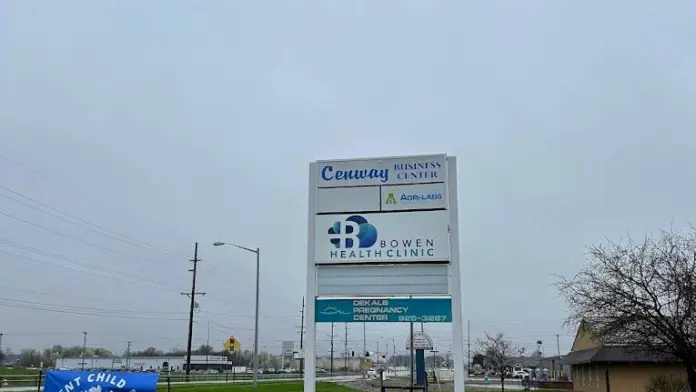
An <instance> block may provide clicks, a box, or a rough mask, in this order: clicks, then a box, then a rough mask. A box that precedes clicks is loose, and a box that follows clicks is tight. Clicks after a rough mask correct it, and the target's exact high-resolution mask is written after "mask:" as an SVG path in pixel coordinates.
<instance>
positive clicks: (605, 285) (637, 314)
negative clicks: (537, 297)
mask: <svg viewBox="0 0 696 392" xmlns="http://www.w3.org/2000/svg"><path fill="white" fill-rule="evenodd" d="M588 259H589V263H588V265H587V266H586V267H585V268H584V269H582V270H581V271H580V272H579V273H578V274H577V275H575V276H574V277H572V278H561V279H560V281H559V282H558V288H559V289H560V292H561V294H562V295H563V296H564V297H565V299H566V302H567V303H568V305H569V308H570V317H569V319H568V322H572V323H574V324H577V323H579V322H580V321H582V320H585V321H586V322H587V323H588V324H589V326H590V327H591V328H592V330H593V332H594V333H595V334H596V335H597V338H599V339H600V341H601V342H603V343H623V344H630V345H633V347H634V348H633V350H639V351H642V352H644V353H645V354H650V355H654V356H655V358H670V359H676V360H679V361H681V362H682V363H683V364H684V367H685V371H686V374H687V379H688V383H689V386H690V388H691V390H692V391H694V392H696V369H695V366H696V232H695V231H693V230H692V231H690V232H689V233H688V234H686V235H684V234H680V233H678V232H675V231H673V230H670V231H662V232H661V233H660V234H659V235H658V236H656V237H654V238H646V239H645V240H644V241H642V242H639V243H636V242H633V241H632V240H630V239H629V240H628V241H627V242H625V243H618V244H616V243H612V242H607V243H604V244H600V245H595V246H592V247H590V249H589V257H588Z"/></svg>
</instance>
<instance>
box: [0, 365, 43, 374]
mask: <svg viewBox="0 0 696 392" xmlns="http://www.w3.org/2000/svg"><path fill="white" fill-rule="evenodd" d="M38 373H39V369H27V368H24V367H13V368H6V367H0V375H8V376H22V375H25V374H38Z"/></svg>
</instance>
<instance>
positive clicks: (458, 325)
mask: <svg viewBox="0 0 696 392" xmlns="http://www.w3.org/2000/svg"><path fill="white" fill-rule="evenodd" d="M447 199H448V201H449V207H448V209H447V210H448V211H449V213H450V268H451V269H452V271H451V272H452V274H451V276H452V280H451V285H452V286H451V290H452V335H453V336H452V339H453V343H454V345H453V346H454V347H453V349H454V392H464V381H465V380H466V376H465V374H464V372H465V371H464V320H463V317H462V283H461V281H462V275H461V269H460V264H459V208H458V206H457V204H458V199H457V158H456V157H447Z"/></svg>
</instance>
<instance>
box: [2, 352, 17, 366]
mask: <svg viewBox="0 0 696 392" xmlns="http://www.w3.org/2000/svg"><path fill="white" fill-rule="evenodd" d="M17 362H19V354H5V358H4V359H3V360H2V361H0V365H2V366H10V365H14V364H16V363H17Z"/></svg>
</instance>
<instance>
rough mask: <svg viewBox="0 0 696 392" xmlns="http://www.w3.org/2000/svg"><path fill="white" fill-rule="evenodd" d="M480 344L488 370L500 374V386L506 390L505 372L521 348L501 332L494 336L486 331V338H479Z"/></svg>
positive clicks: (480, 351)
mask: <svg viewBox="0 0 696 392" xmlns="http://www.w3.org/2000/svg"><path fill="white" fill-rule="evenodd" d="M478 346H479V347H478V348H479V354H481V355H483V357H484V359H485V362H486V363H485V368H486V370H494V371H496V372H498V373H499V374H500V388H501V390H502V391H505V374H506V373H507V372H508V370H510V368H511V367H512V359H513V357H514V356H515V355H518V354H519V352H520V350H519V349H518V348H517V347H514V346H513V345H512V343H511V342H510V341H508V340H506V339H505V337H504V336H503V334H502V333H501V332H499V333H497V334H495V335H493V336H491V335H489V334H488V333H486V339H483V340H480V339H479V341H478Z"/></svg>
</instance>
